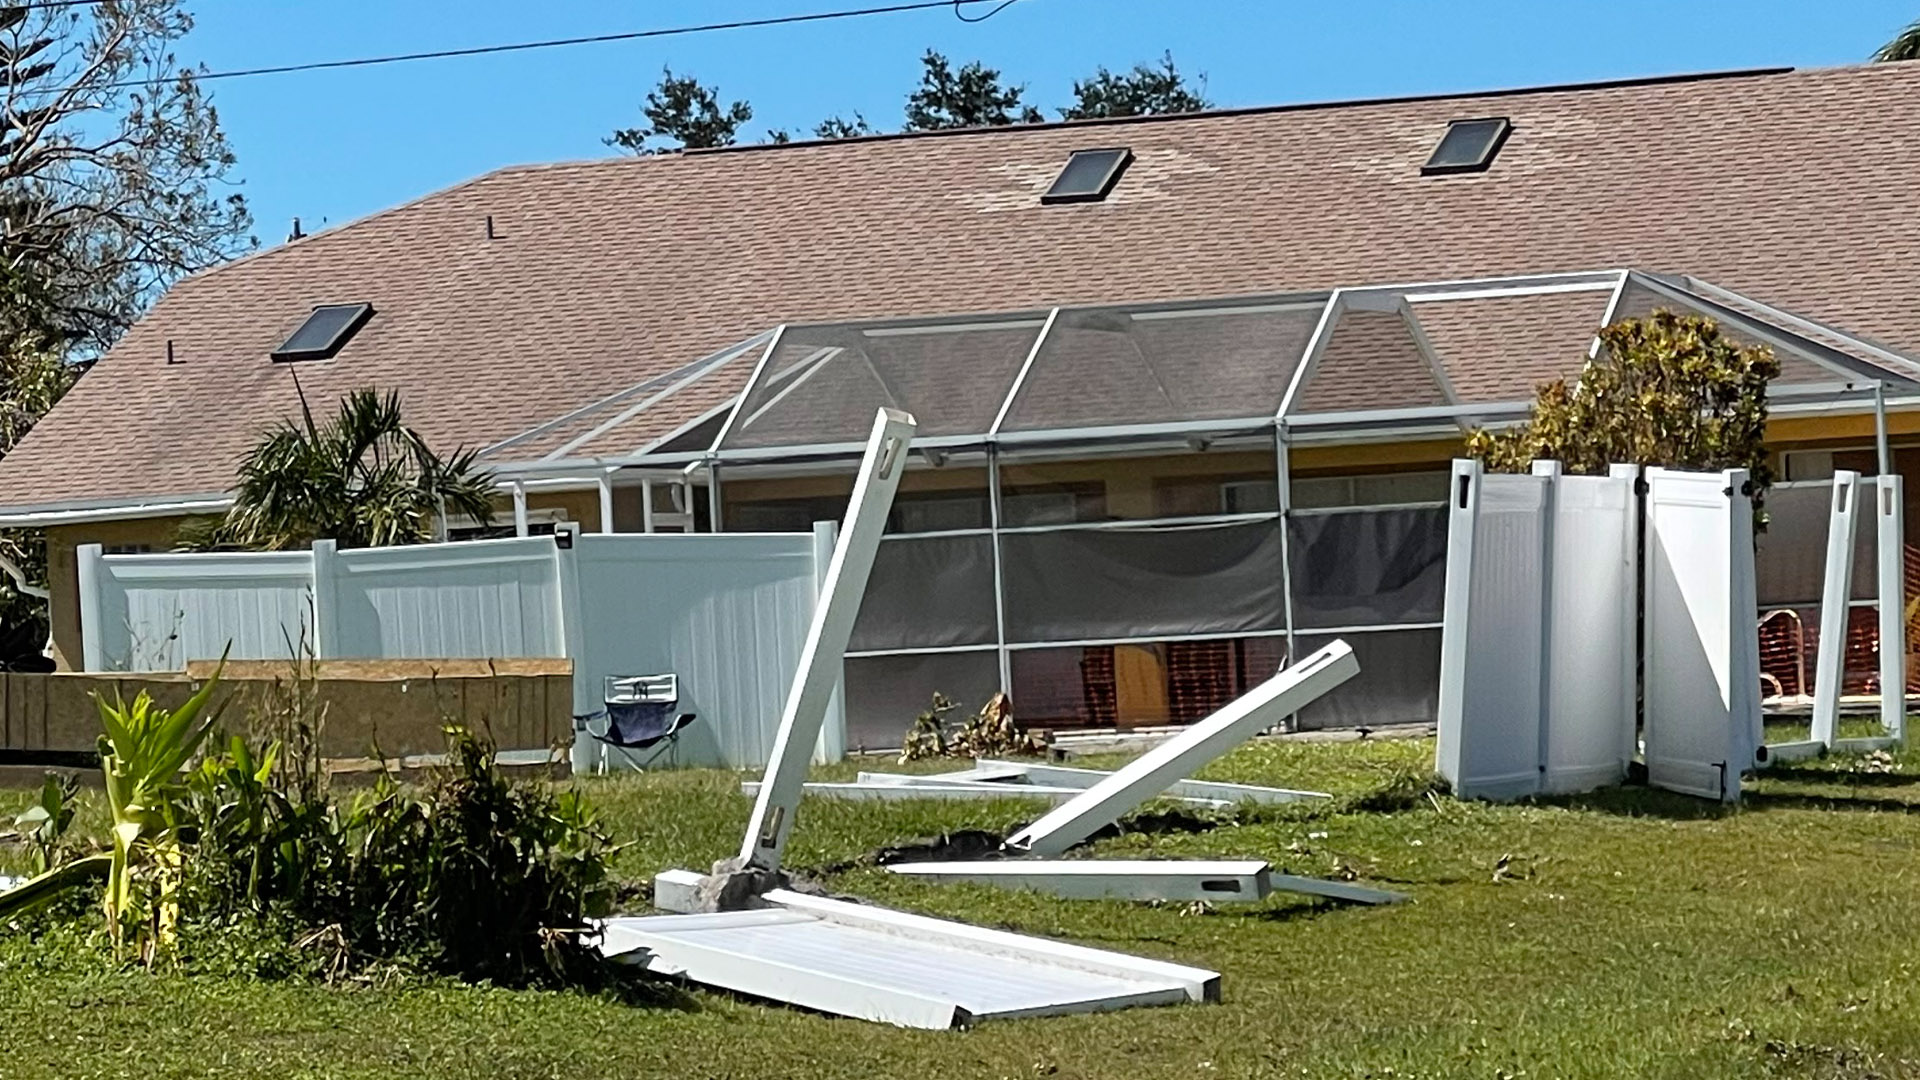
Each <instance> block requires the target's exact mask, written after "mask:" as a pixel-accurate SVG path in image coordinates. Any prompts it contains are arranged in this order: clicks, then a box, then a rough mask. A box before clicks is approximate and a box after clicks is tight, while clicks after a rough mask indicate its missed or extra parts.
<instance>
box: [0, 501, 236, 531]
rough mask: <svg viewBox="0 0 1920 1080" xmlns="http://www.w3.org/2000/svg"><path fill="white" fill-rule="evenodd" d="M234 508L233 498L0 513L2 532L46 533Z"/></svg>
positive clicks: (209, 512) (217, 511) (211, 512)
mask: <svg viewBox="0 0 1920 1080" xmlns="http://www.w3.org/2000/svg"><path fill="white" fill-rule="evenodd" d="M232 505H233V498H232V496H228V495H222V496H219V497H216V498H205V499H186V500H182V501H179V502H159V503H116V504H109V505H105V506H89V507H79V508H69V509H64V510H22V511H17V512H13V513H6V512H0V528H7V529H43V528H46V527H47V526H50V525H78V524H81V523H84V522H89V521H132V520H136V519H139V518H154V517H179V516H181V515H184V514H217V513H220V512H221V511H223V510H225V509H226V508H227V507H229V506H232Z"/></svg>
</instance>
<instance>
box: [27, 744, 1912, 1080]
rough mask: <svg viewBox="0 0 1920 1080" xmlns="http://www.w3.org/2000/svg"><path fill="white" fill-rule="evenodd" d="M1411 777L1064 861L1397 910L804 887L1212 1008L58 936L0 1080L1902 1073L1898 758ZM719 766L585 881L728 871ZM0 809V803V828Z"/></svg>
mask: <svg viewBox="0 0 1920 1080" xmlns="http://www.w3.org/2000/svg"><path fill="white" fill-rule="evenodd" d="M1431 754H1432V744H1431V743H1430V742H1425V741H1406V742H1362V743H1350V744H1337V745H1325V744H1321V745H1303V744H1282V743H1263V744H1260V745H1255V746H1248V747H1244V748H1242V749H1241V750H1239V751H1237V752H1235V753H1234V754H1232V755H1230V756H1229V757H1228V758H1226V759H1225V760H1223V761H1222V762H1220V763H1218V764H1217V765H1215V766H1214V767H1212V768H1210V769H1209V770H1207V772H1206V774H1205V775H1207V776H1208V777H1210V778H1215V779H1227V780H1240V781H1246V782H1254V783H1275V784H1285V785H1288V786H1296V787H1316V788H1319V789H1321V790H1327V791H1331V792H1333V793H1335V794H1336V795H1338V796H1340V799H1339V800H1338V802H1337V804H1336V806H1335V807H1333V808H1331V809H1327V810H1322V811H1319V812H1310V811H1303V810H1299V809H1293V808H1285V809H1275V810H1267V811H1258V812H1249V813H1246V814H1243V815H1241V817H1240V820H1239V821H1238V822H1237V823H1234V824H1227V825H1222V826H1221V827H1218V828H1214V829H1211V830H1208V831H1201V832H1180V831H1164V832H1156V833H1150V834H1148V833H1129V834H1126V835H1123V836H1120V837H1117V838H1114V839H1110V840H1106V841H1103V842H1101V844H1099V845H1098V847H1097V849H1096V852H1095V853H1097V854H1108V855H1115V854H1121V853H1125V854H1130V855H1148V856H1155V857H1171V856H1252V857H1258V858H1265V859H1268V860H1270V861H1272V862H1273V863H1274V864H1275V865H1276V866H1277V867H1284V868H1285V869H1287V870H1289V871H1293V872H1296V873H1310V874H1328V873H1333V872H1336V871H1337V870H1341V869H1350V870H1352V871H1354V872H1357V873H1358V874H1359V875H1360V877H1361V879H1362V880H1367V881H1374V882H1380V883H1384V884H1388V885H1390V886H1391V887H1394V888H1398V889H1401V890H1403V891H1406V892H1408V893H1411V894H1412V896H1413V897H1414V900H1413V902H1412V903H1410V904H1405V905H1401V906H1397V907H1390V908H1349V907H1339V906H1334V905H1330V904H1326V903H1323V902H1317V901H1308V900H1304V899H1299V898H1293V897H1285V896H1279V897H1275V898H1274V899H1272V900H1271V901H1269V902H1267V903H1265V904H1262V905H1258V906H1254V907H1250V908H1242V907H1221V908H1219V909H1216V910H1215V911H1213V912H1211V913H1206V914H1190V913H1186V912H1183V911H1182V910H1181V909H1180V908H1179V907H1177V906H1169V907H1150V906H1145V905H1129V904H1121V903H1103V902H1085V903H1067V902H1062V901H1055V900H1050V899H1047V898H1043V897H1039V896H1035V895H1031V894H1018V893H1002V892H997V891H990V890H987V889H984V888H975V887H961V886H948V887H940V886H934V885H928V884H923V883H917V882H912V881H907V880H901V879H895V878H893V877H890V876H889V875H887V874H886V873H884V872H883V871H879V870H875V869H871V868H855V869H851V870H847V871H845V872H842V873H838V874H836V875H834V876H833V877H832V878H831V880H830V884H831V885H832V886H833V887H835V888H836V889H839V890H841V891H844V892H848V893H853V894H857V895H859V896H862V897H865V898H868V899H872V900H876V901H881V902H885V903H889V904H893V905H897V906H900V907H903V908H907V909H910V910H916V911H924V912H929V913H933V914H938V915H945V916H952V917H955V918H961V919H966V920H968V921H972V922H976V923H981V924H985V925H992V926H1005V927H1010V928H1013V929H1018V930H1022V931H1027V932H1032V933H1039V934H1046V935H1053V936H1059V937H1064V938H1070V939H1073V940H1076V941H1081V942H1086V943H1090V944H1096V945H1102V946H1107V947H1111V948H1116V949H1122V950H1125V951H1128V952H1132V953H1137V954H1140V955H1146V956H1155V957H1162V958H1165V959H1170V960H1177V961H1180V962H1183V963H1189V964H1197V965H1203V966H1208V967H1212V968H1215V969H1217V970H1219V971H1221V972H1222V973H1223V975H1224V977H1225V999H1226V1000H1225V1002H1224V1003H1223V1004H1221V1005H1217V1006H1204V1007H1202V1006H1194V1007H1184V1008H1172V1009H1146V1010H1133V1011H1127V1012H1120V1013H1110V1014H1103V1015H1096V1016H1080V1017H1063V1018H1053V1019H1043V1020H1030V1021H1016V1022H1008V1023H999V1024H986V1025H982V1026H981V1027H979V1028H978V1029H976V1030H973V1031H969V1032H918V1031H900V1030H894V1029H890V1028H884V1027H880V1026H877V1025H873V1024H865V1023H859V1022H855V1021H848V1020H835V1019H830V1018H826V1017H820V1016H814V1015H809V1014H805V1013H801V1012H798V1011H795V1010H791V1009H785V1008H780V1007H777V1006H766V1005H759V1004H752V1003H746V1002H741V1001H737V1000H733V999H730V998H728V997H726V996H723V995H717V994H709V993H705V992H701V991H685V992H675V993H673V994H671V995H668V996H666V997H665V998H663V999H662V1000H661V1001H660V1002H659V1003H657V1004H654V1005H651V1006H645V1007H642V1006H636V1005H633V1004H627V1003H622V1002H620V1001H616V1000H612V999H610V998H606V997H595V996H588V995H582V994H567V993H548V992H519V991H505V990H498V989H491V988H480V987H468V986H458V985H453V984H449V983H440V982H430V983H412V984H402V985H396V986H387V987H374V986H366V987H357V988H351V989H340V988H326V987H322V986H317V985H312V984H306V983H297V982H278V983H275V982H258V981H252V980H248V979H245V978H240V977H228V976H217V975H210V974H196V975H181V974H165V973H162V974H153V973H148V972H144V971H137V970H135V971H122V970H112V969H110V968H109V967H108V966H107V965H105V964H103V963H102V962H101V961H100V960H99V959H98V956H97V954H95V953H92V952H89V951H88V950H87V949H85V948H84V947H82V946H81V945H80V944H79V943H77V942H75V941H72V940H68V939H66V938H65V937H63V936H61V935H55V938H54V939H52V940H42V941H37V942H35V941H25V940H21V939H20V938H18V937H17V936H16V937H13V938H6V939H0V1000H4V1001H5V1003H6V1007H5V1008H4V1009H3V1010H0V1076H3V1077H7V1078H9V1080H15V1078H18V1080H37V1078H41V1077H48V1078H52V1077H59V1078H76V1077H120V1076H125V1077H139V1078H140V1080H161V1078H170V1077H199V1076H219V1077H262V1078H265V1077H273V1078H276V1080H278V1078H302V1077H352V1078H363V1077H364V1078H374V1077H380V1078H386V1077H394V1078H399V1077H409V1078H412V1077H432V1078H439V1077H457V1078H460V1080H474V1078H491V1077H514V1078H519V1077H528V1078H532V1077H564V1078H567V1080H596V1078H601V1077H605V1078H621V1080H630V1078H635V1077H649V1076H662V1077H665V1076H672V1077H676V1078H707V1077H738V1078H742V1080H747V1078H756V1080H757V1078H771V1077H810V1078H822V1077H889V1078H894V1077H899V1078H907V1080H923V1078H925V1080H932V1078H936V1077H937V1078H943V1080H944V1078H947V1077H1022V1078H1030V1077H1046V1076H1054V1077H1075V1078H1078V1077H1122V1076H1138V1077H1199V1078H1212V1077H1283V1076H1284V1077H1301V1076H1307V1077H1456V1076H1457V1077H1478V1078H1490V1077H1499V1076H1512V1077H1518V1076H1526V1077H1561V1076H1564V1077H1620V1076H1635V1077H1669V1076H1670V1077H1685V1078H1689V1080H1691V1078H1698V1077H1855V1078H1862V1080H1864V1078H1866V1077H1869V1076H1879V1077H1902V1076H1920V971H1917V970H1916V969H1917V968H1920V936H1917V935H1916V928H1920V858H1917V856H1920V850H1917V848H1920V816H1916V813H1915V812H1916V811H1917V810H1920V754H1909V755H1902V756H1900V757H1897V758H1895V759H1894V762H1893V770H1894V771H1892V772H1876V771H1869V768H1868V767H1867V766H1866V765H1865V764H1864V763H1863V762H1861V761H1860V760H1858V759H1854V760H1838V759H1830V760H1826V761H1819V762H1811V763H1806V764H1803V765H1798V766H1794V767H1792V768H1790V769H1782V770H1779V771H1777V772H1775V773H1773V774H1770V775H1768V776H1767V777H1765V778H1764V779H1762V780H1760V781H1759V782H1757V783H1756V784H1755V785H1754V788H1753V790H1752V792H1751V794H1750V796H1749V798H1748V800H1747V803H1746V805H1745V806H1744V807H1743V808H1741V809H1738V810H1725V809H1722V808H1720V807H1716V806H1712V805H1709V804H1704V803H1701V802H1698V801H1695V800H1691V799H1685V798H1680V797H1677V796H1666V795H1663V794H1661V793H1658V792H1652V791H1647V790H1644V789H1620V790H1614V791H1608V792H1602V793H1598V794H1596V795H1593V796H1587V797H1581V798H1574V799H1564V800H1555V801H1552V802H1545V803H1537V804H1526V805H1512V806H1488V805H1481V804H1469V803H1461V802H1457V801H1454V800H1451V799H1447V798H1444V797H1440V798H1428V797H1426V796H1424V795H1423V794H1420V793H1419V781H1420V779H1421V778H1422V777H1423V776H1424V774H1425V772H1426V771H1427V769H1428V768H1429V766H1430V762H1431ZM867 767H869V768H873V767H889V766H886V765H884V764H882V765H880V766H875V765H873V764H869V765H868V766H867ZM857 768H858V766H854V765H848V766H839V767H835V768H833V769H828V770H822V772H823V775H830V776H832V777H834V778H845V777H847V776H849V775H850V774H851V773H852V772H854V771H857ZM739 779H740V778H739V776H738V775H737V774H732V773H720V772H711V771H705V772H683V773H674V774H667V773H662V774H653V775H647V776H641V777H628V778H621V779H611V780H595V781H587V782H586V783H587V785H588V789H589V791H590V792H591V793H592V795H593V796H594V798H595V800H596V801H597V802H598V804H599V805H600V806H602V808H603V809H604V811H605V814H606V816H607V818H608V819H609V821H610V822H611V823H612V824H613V826H614V827H615V830H616V832H617V834H618V835H620V836H622V837H623V838H624V837H632V838H634V842H633V843H632V845H631V846H629V847H628V848H627V849H626V850H625V851H623V852H622V854H621V855H620V860H619V870H620V873H621V874H622V876H624V877H629V878H632V879H635V880H640V879H644V878H645V877H647V876H649V875H650V874H651V873H652V872H653V871H654V870H657V869H660V868H663V867H667V866H694V867H704V866H705V864H706V863H707V862H709V861H711V860H712V859H715V858H719V857H722V856H725V855H728V854H731V853H732V851H733V850H734V848H735V847H736V845H737V844H738V838H739V834H740V830H741V828H742V826H743V825H744V823H745V820H746V816H747V811H748V805H747V802H746V800H745V799H743V798H741V797H740V796H739V795H738V793H737V784H738V781H739ZM18 801H19V797H16V796H14V795H12V794H7V795H0V808H4V807H6V806H10V805H12V804H13V803H15V802H18ZM1034 812H1035V807H1034V805H1033V804H1031V803H1024V802H1021V801H1018V800H1013V801H1008V802H1004V803H937V802H920V803H906V804H875V803H861V804H851V803H849V804H837V803H831V802H823V801H817V800H815V801H809V802H808V803H807V804H806V806H805V807H804V808H803V811H802V814H801V817H800V820H799V824H798V828H797V831H796V833H795V835H794V842H793V845H792V849H791V855H790V858H791V861H792V862H794V863H795V864H798V865H803V866H814V867H819V866H827V865H832V864H841V863H850V862H855V861H857V860H858V859H859V857H860V856H862V855H864V854H867V853H869V852H871V851H872V850H873V849H875V848H878V847H880V846H882V845H886V844H890V843H896V842H899V841H901V840H905V839H910V838H914V837H921V836H929V835H933V834H936V833H939V832H941V831H943V830H948V829H953V828H959V827H978V828H986V829H993V830H1004V829H1007V828H1009V827H1011V826H1013V825H1014V824H1016V823H1018V822H1020V821H1023V820H1026V819H1029V818H1031V817H1032V816H1033V814H1034ZM89 820H91V819H89ZM7 857H8V856H7V855H6V853H5V851H4V849H0V861H4V860H5V859H6V858H7Z"/></svg>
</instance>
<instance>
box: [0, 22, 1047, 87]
mask: <svg viewBox="0 0 1920 1080" xmlns="http://www.w3.org/2000/svg"><path fill="white" fill-rule="evenodd" d="M99 2H101V0H43V2H42V3H40V4H26V5H14V6H16V7H18V6H26V7H36V6H44V7H74V6H78V5H81V4H93V3H99ZM993 2H994V0H919V2H916V3H902V4H887V5H884V6H881V7H867V8H849V9H845V10H840V11H816V12H810V13H806V14H801V15H774V16H769V17H767V18H763V19H739V20H735V21H733V22H721V23H703V24H700V25H697V26H671V27H664V28H661V29H656V30H630V31H627V32H625V33H618V34H595V35H592V36H589V37H572V38H551V39H549V40H546V41H520V42H514V43H511V44H506V45H476V46H473V47H471V48H465V49H436V50H433V51H432V52H416V53H396V54H393V55H390V56H365V57H358V58H355V59H351V60H313V61H309V62H307V63H302V64H280V65H276V66H273V67H257V68H239V69H235V70H232V71H204V72H194V71H188V72H182V73H180V75H179V76H177V77H180V78H186V79H191V80H193V81H194V82H209V81H211V80H214V79H240V78H248V77H251V76H255V75H289V74H293V73H295V72H301V71H331V70H335V69H338V68H357V67H374V66H376V65H380V64H403V63H411V62H413V61H416V60H447V59H453V58H456V57H466V56H491V55H494V54H496V53H511V52H529V51H531V50H534V49H559V48H565V47H569V46H573V45H603V44H607V43H609V42H615V41H640V40H643V39H646V38H663V37H678V36H681V35H684V34H708V33H714V32H716V31H720V30H752V29H757V28H760V27H767V26H792V25H795V24H798V23H815V22H826V21H829V20H833V19H857V18H864V17H866V16H869V15H898V14H901V13H903V12H909V11H928V10H932V9H934V8H947V7H950V8H952V9H953V13H954V15H955V16H956V17H958V18H959V19H960V20H961V21H962V22H969V23H977V22H985V21H986V20H988V19H991V18H993V17H994V16H995V15H998V14H999V13H1000V12H1002V11H1004V10H1006V9H1007V8H1008V7H1009V6H1011V5H1012V4H1013V3H1014V2H1015V0H1001V2H1000V4H999V6H998V7H995V8H994V9H993V10H992V11H989V12H987V13H986V14H985V15H983V16H980V17H979V18H968V17H967V16H966V15H965V14H963V12H964V9H965V8H966V7H968V6H970V5H974V4H986V3H993ZM155 81H160V82H165V81H169V80H167V79H160V80H147V79H141V80H129V81H126V82H118V83H114V84H112V86H111V87H110V89H115V90H123V89H131V88H135V87H142V86H150V85H152V83H153V82H155Z"/></svg>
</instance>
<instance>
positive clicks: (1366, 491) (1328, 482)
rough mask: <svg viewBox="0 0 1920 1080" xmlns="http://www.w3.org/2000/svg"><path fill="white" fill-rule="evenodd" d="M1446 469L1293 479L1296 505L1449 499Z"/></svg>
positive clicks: (1311, 506)
mask: <svg viewBox="0 0 1920 1080" xmlns="http://www.w3.org/2000/svg"><path fill="white" fill-rule="evenodd" d="M1448 479H1449V474H1447V473H1444V472H1405V473H1375V474H1372V475H1369V476H1317V477H1309V478H1305V479H1296V480H1294V482H1293V506H1294V508H1295V509H1299V510H1329V509H1333V508H1336V507H1358V506H1413V505H1418V504H1421V503H1444V502H1446V501H1447V483H1448Z"/></svg>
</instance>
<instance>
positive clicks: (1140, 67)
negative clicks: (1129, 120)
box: [1060, 52, 1213, 120]
mask: <svg viewBox="0 0 1920 1080" xmlns="http://www.w3.org/2000/svg"><path fill="white" fill-rule="evenodd" d="M1197 81H1198V82H1199V84H1200V86H1199V89H1198V90H1195V89H1190V88H1188V86H1187V83H1186V79H1185V77H1183V76H1182V75H1181V74H1180V72H1179V70H1178V69H1177V68H1175V67H1174V66H1173V54H1172V53H1171V52H1169V53H1165V54H1163V55H1162V56H1161V57H1160V63H1159V65H1158V66H1154V65H1149V64H1135V65H1134V68H1133V70H1132V71H1129V72H1125V73H1123V74H1119V75H1115V74H1114V73H1113V72H1111V71H1108V70H1107V69H1106V68H1104V67H1101V68H1096V69H1095V70H1094V73H1093V75H1092V76H1091V77H1090V78H1086V79H1078V80H1075V81H1074V84H1073V96H1074V103H1073V104H1072V105H1069V106H1068V107H1066V108H1064V109H1061V110H1060V119H1062V120H1092V119H1095V118H1097V117H1103V116H1150V115H1155V114H1162V113H1187V112H1199V111H1200V110H1202V109H1209V108H1212V107H1213V103H1212V102H1210V101H1208V100H1207V98H1206V93H1205V91H1206V86H1207V77H1206V75H1205V74H1204V73H1203V74H1201V75H1200V76H1199V78H1198V80H1197Z"/></svg>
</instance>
